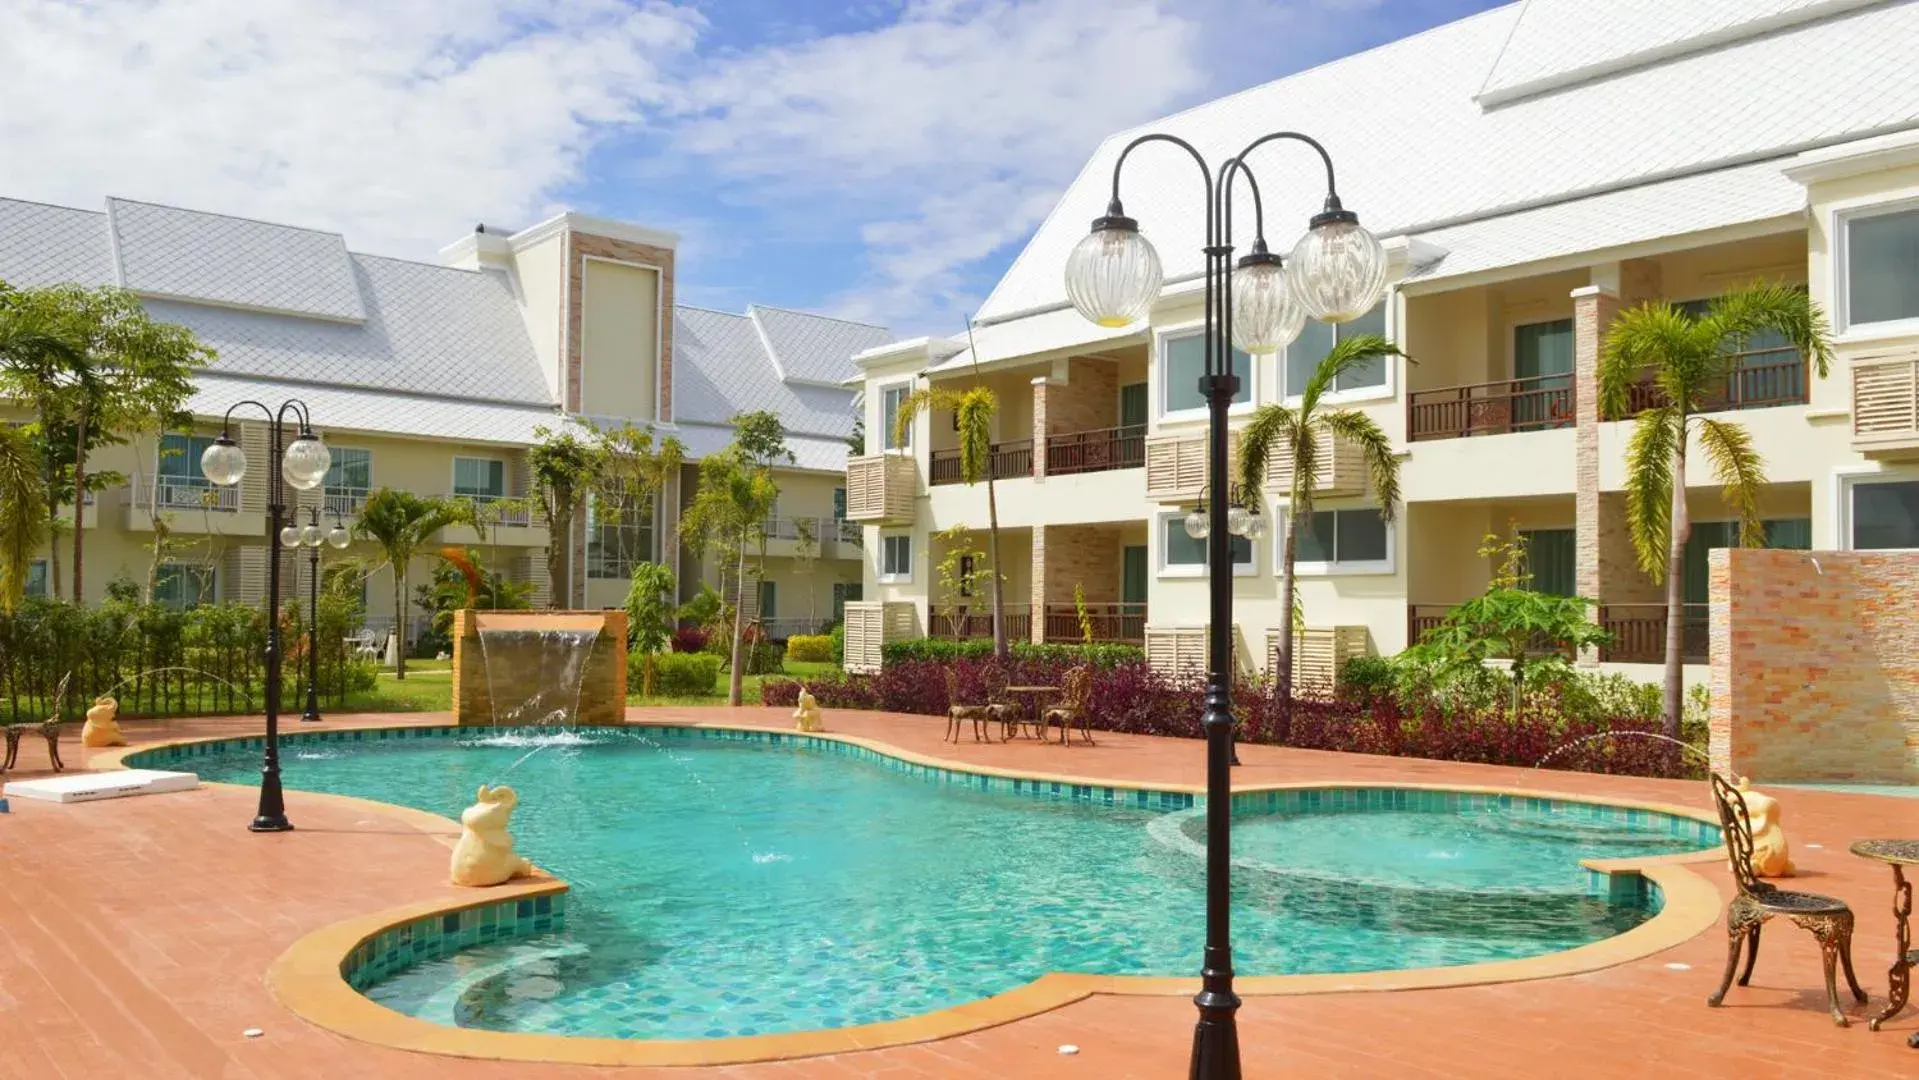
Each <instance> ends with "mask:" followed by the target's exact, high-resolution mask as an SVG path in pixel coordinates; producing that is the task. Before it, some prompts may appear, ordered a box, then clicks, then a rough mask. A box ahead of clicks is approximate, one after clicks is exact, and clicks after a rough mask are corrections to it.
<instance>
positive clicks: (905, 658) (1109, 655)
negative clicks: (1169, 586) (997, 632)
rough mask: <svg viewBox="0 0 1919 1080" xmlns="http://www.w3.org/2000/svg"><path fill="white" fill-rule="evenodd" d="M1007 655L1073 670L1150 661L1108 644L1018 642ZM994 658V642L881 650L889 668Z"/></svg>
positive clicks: (940, 641)
mask: <svg viewBox="0 0 1919 1080" xmlns="http://www.w3.org/2000/svg"><path fill="white" fill-rule="evenodd" d="M1007 654H1008V656H1009V657H1010V658H1011V659H1013V660H1020V661H1031V662H1039V663H1048V664H1065V665H1069V666H1070V665H1072V664H1078V663H1082V662H1083V663H1090V664H1092V665H1093V666H1094V667H1101V668H1111V667H1118V666H1120V665H1121V664H1130V663H1136V662H1138V661H1141V660H1144V659H1145V658H1146V653H1145V651H1144V650H1142V649H1141V648H1140V647H1139V646H1137V645H1119V644H1114V643H1104V642H1103V643H1100V644H1097V645H1061V644H1051V643H1049V644H1045V645H1035V644H1033V643H1032V642H1030V641H1014V642H1009V643H1008V645H1007ZM992 656H993V642H992V639H990V638H967V639H965V640H963V641H955V640H952V639H950V638H907V639H905V640H902V641H889V642H886V643H885V644H883V645H881V646H880V659H881V661H882V663H884V664H885V665H887V666H889V667H890V666H892V665H893V664H904V663H910V662H913V661H932V662H935V663H949V662H951V661H954V660H988V659H991V658H992Z"/></svg>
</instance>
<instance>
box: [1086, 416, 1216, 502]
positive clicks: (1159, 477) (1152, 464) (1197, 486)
mask: <svg viewBox="0 0 1919 1080" xmlns="http://www.w3.org/2000/svg"><path fill="white" fill-rule="evenodd" d="M1143 442H1144V444H1145V451H1146V454H1145V456H1146V497H1147V498H1148V499H1151V500H1153V501H1155V502H1162V503H1189V502H1196V501H1198V499H1199V495H1200V491H1201V489H1203V488H1204V487H1205V486H1206V433H1205V432H1203V431H1196V432H1193V433H1192V434H1190V435H1153V436H1150V437H1148V438H1146V439H1145V440H1143ZM1228 446H1229V450H1228V454H1227V459H1226V469H1227V471H1228V473H1231V472H1232V470H1233V468H1234V466H1235V465H1236V464H1237V463H1238V461H1239V435H1238V433H1237V432H1235V433H1233V434H1232V435H1231V436H1230V442H1229V444H1228ZM1049 471H1050V470H1049Z"/></svg>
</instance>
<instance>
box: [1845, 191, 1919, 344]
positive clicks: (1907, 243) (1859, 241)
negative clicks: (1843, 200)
mask: <svg viewBox="0 0 1919 1080" xmlns="http://www.w3.org/2000/svg"><path fill="white" fill-rule="evenodd" d="M1841 228H1842V232H1841V241H1840V242H1841V244H1842V245H1843V246H1844V248H1845V273H1846V278H1845V297H1844V303H1845V312H1846V324H1847V325H1848V326H1865V325H1869V324H1872V323H1887V322H1897V321H1900V320H1902V319H1919V208H1911V209H1905V210H1895V211H1892V212H1890V213H1868V214H1858V215H1855V216H1852V217H1848V218H1846V219H1845V220H1844V224H1843V225H1842V227H1841Z"/></svg>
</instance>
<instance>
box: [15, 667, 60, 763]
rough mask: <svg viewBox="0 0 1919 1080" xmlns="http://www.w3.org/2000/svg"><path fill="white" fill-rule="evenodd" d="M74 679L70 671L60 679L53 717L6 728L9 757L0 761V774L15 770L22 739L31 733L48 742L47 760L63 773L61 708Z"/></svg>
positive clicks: (54, 700) (54, 697) (55, 692)
mask: <svg viewBox="0 0 1919 1080" xmlns="http://www.w3.org/2000/svg"><path fill="white" fill-rule="evenodd" d="M72 678H73V672H71V671H69V672H67V673H66V674H65V675H62V676H61V677H60V688H59V689H58V690H55V691H54V693H53V715H52V716H50V717H48V718H47V719H45V720H41V721H39V722H37V723H36V722H28V723H25V724H8V725H7V726H6V739H7V756H6V760H5V761H0V773H4V772H7V771H8V770H10V769H12V768H13V764H14V762H15V761H16V760H18V759H19V757H20V737H21V736H22V735H26V734H29V733H33V734H38V735H39V736H41V737H42V738H44V739H46V740H47V760H49V761H51V762H52V763H53V771H54V772H61V771H63V770H65V769H66V767H67V766H66V764H65V763H64V762H62V761H61V760H60V723H61V721H60V707H61V706H62V705H64V704H65V703H66V698H67V683H68V682H69V681H71V680H72Z"/></svg>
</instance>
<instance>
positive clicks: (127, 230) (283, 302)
mask: <svg viewBox="0 0 1919 1080" xmlns="http://www.w3.org/2000/svg"><path fill="white" fill-rule="evenodd" d="M107 229H108V233H109V238H110V239H111V241H112V244H113V258H114V264H115V270H116V275H117V277H116V280H117V282H118V283H119V284H120V285H123V286H125V287H126V288H129V289H132V290H133V291H134V292H137V293H141V294H143V295H146V296H162V297H171V298H175V299H180V300H190V301H196V302H199V303H203V304H222V305H228V306H233V307H243V308H256V309H262V310H266V311H274V312H283V313H287V314H292V315H307V316H311V317H313V318H319V319H337V320H344V321H348V322H359V321H360V320H362V319H364V318H366V309H365V307H364V306H362V305H361V303H360V290H359V288H358V287H357V286H356V285H355V283H354V280H353V268H352V266H350V265H349V264H348V261H347V252H346V238H345V237H343V236H341V235H340V234H339V233H330V232H320V231H318V230H315V229H296V228H294V227H292V226H290V225H274V224H271V223H269V222H265V221H254V220H252V219H251V218H238V217H229V216H227V215H225V214H208V213H203V212H201V211H198V210H180V209H177V208H175V207H171V206H160V205H157V204H155V203H143V202H134V201H132V200H131V199H108V200H107Z"/></svg>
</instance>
